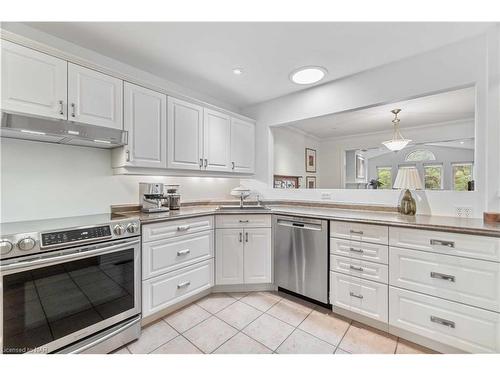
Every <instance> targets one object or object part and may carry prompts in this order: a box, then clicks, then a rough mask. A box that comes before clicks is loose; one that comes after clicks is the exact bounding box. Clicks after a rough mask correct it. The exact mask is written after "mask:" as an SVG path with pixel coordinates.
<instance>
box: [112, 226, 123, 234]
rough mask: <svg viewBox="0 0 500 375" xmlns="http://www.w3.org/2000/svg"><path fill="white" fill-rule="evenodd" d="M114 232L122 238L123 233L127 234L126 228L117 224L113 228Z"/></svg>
mask: <svg viewBox="0 0 500 375" xmlns="http://www.w3.org/2000/svg"><path fill="white" fill-rule="evenodd" d="M113 232H115V234H116V235H117V236H121V235H122V234H123V233H125V228H124V227H123V225H121V224H117V225H115V227H114V228H113Z"/></svg>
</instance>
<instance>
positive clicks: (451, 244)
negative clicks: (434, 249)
mask: <svg viewBox="0 0 500 375" xmlns="http://www.w3.org/2000/svg"><path fill="white" fill-rule="evenodd" d="M430 243H431V245H439V246H446V247H451V248H454V247H455V242H453V241H442V240H431V241H430Z"/></svg>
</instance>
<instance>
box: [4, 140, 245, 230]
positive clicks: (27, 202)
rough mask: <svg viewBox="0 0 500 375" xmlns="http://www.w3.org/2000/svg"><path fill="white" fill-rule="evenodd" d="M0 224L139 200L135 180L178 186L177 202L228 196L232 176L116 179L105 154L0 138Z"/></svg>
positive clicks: (102, 209)
mask: <svg viewBox="0 0 500 375" xmlns="http://www.w3.org/2000/svg"><path fill="white" fill-rule="evenodd" d="M0 156H1V158H0V167H1V172H2V173H1V181H0V222H7V221H19V220H35V219H46V218H51V217H65V216H75V215H86V214H95V213H104V212H109V211H110V205H112V204H129V203H138V202H139V182H164V183H172V184H174V183H175V184H180V185H181V187H180V194H181V196H182V200H183V201H185V200H199V199H219V198H224V199H227V198H231V196H230V195H229V192H230V190H231V189H232V188H234V187H236V186H238V185H239V179H238V178H214V177H156V176H149V177H147V176H117V175H113V174H112V173H113V172H112V168H111V151H110V150H104V149H96V148H88V147H78V146H67V145H58V144H51V143H41V142H32V141H24V140H15V139H9V138H1V139H0Z"/></svg>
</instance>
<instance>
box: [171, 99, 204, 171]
mask: <svg viewBox="0 0 500 375" xmlns="http://www.w3.org/2000/svg"><path fill="white" fill-rule="evenodd" d="M167 139H168V147H167V148H168V167H169V168H176V169H198V170H199V169H201V168H202V167H203V162H204V160H203V107H201V106H199V105H196V104H193V103H189V102H186V101H184V100H180V99H176V98H172V97H168V136H167Z"/></svg>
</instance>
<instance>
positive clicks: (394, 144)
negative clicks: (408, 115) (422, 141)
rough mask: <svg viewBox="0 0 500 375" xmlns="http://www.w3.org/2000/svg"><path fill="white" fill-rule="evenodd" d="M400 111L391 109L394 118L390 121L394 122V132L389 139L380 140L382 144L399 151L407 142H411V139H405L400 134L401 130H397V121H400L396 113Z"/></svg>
mask: <svg viewBox="0 0 500 375" xmlns="http://www.w3.org/2000/svg"><path fill="white" fill-rule="evenodd" d="M399 112H401V109H399V108H397V109H393V110H392V111H391V113H393V114H394V119H393V120H392V123H393V124H394V133H393V135H392V139H391V140H390V141H385V142H382V144H383V145H384V146H385V147H387V148H388V149H389V150H391V151H399V150H402V149H403V148H405V147H406V146H407V145H408V143H410V142H411V139H405V138H404V137H403V136H402V135H401V132H400V131H399V122H400V121H401V120H400V119H399V118H398V114H399Z"/></svg>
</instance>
